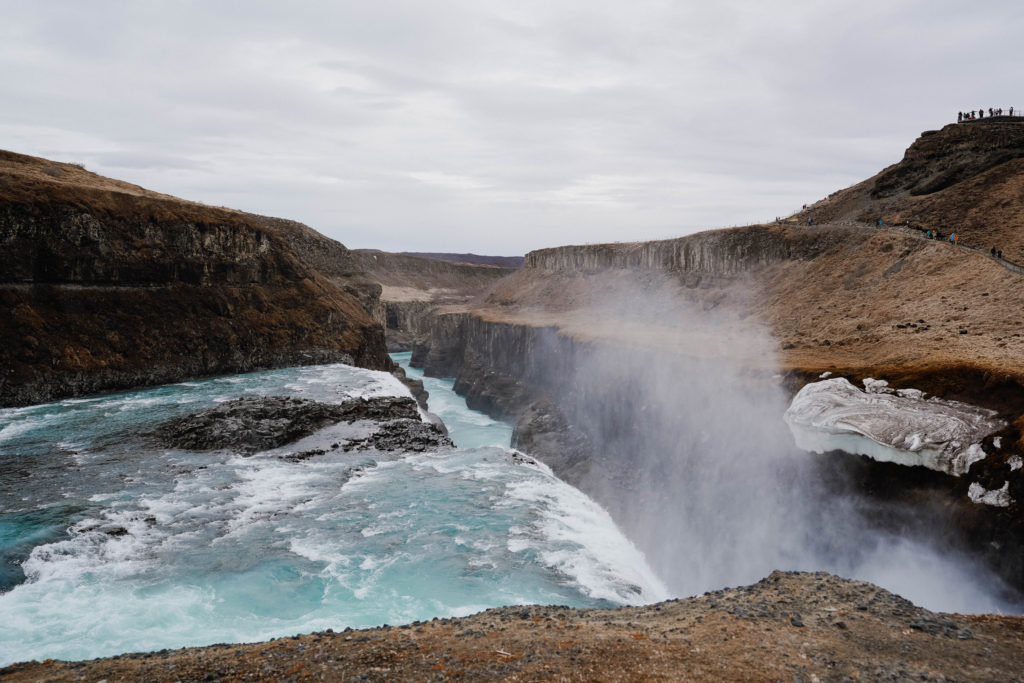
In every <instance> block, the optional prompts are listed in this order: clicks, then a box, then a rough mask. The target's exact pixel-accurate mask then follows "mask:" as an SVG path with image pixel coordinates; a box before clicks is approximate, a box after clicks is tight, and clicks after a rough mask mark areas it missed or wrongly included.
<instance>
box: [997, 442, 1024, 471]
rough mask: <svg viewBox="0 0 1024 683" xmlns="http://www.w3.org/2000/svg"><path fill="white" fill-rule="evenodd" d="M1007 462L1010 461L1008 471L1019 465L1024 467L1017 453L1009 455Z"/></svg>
mask: <svg viewBox="0 0 1024 683" xmlns="http://www.w3.org/2000/svg"><path fill="white" fill-rule="evenodd" d="M996 438H998V437H996ZM997 448H998V446H997ZM1007 462H1009V463H1010V471H1011V472H1016V471H1017V470H1019V469H1020V468H1021V467H1024V460H1022V459H1021V457H1020V456H1019V455H1011V456H1010V459H1009V460H1008V461H1007Z"/></svg>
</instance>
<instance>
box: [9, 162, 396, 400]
mask: <svg viewBox="0 0 1024 683" xmlns="http://www.w3.org/2000/svg"><path fill="white" fill-rule="evenodd" d="M0 256H2V258H0V319H2V320H3V321H4V324H3V325H2V326H0V368H2V374H0V406H11V405H22V404H28V403H38V402H43V401H47V400H52V399H56V398H61V397H67V396H75V395H80V394H86V393H93V392H98V391H106V390H113V389H125V388H130V387H135V386H143V385H153V384H159V383H165V382H173V381H180V380H183V379H186V378H189V377H196V376H203V375H213V374H222V373H234V372H244V371H248V370H254V369H259V368H268V367H281V366H288V365H300V364H310V363H322V362H333V361H346V362H350V363H354V364H356V365H360V366H364V367H369V368H377V369H387V368H390V367H391V363H390V360H389V359H388V357H387V355H386V351H385V346H384V335H383V329H382V327H381V326H380V325H379V324H378V323H377V322H376V320H375V319H374V318H373V316H372V315H371V313H370V311H372V310H374V307H375V306H379V299H378V297H379V292H380V289H379V286H377V285H376V284H374V283H373V282H372V281H370V280H368V279H366V278H365V277H364V276H363V275H362V274H361V272H360V271H359V269H358V268H357V267H356V266H355V264H354V261H353V257H352V256H351V253H350V252H349V251H348V250H347V249H345V247H344V246H342V245H340V244H338V243H337V242H334V241H333V240H330V239H328V238H326V237H324V236H322V235H320V234H319V233H316V232H315V231H313V230H312V229H310V228H308V227H306V226H303V225H301V224H298V223H294V222H291V221H283V220H280V219H271V218H265V217H262V216H255V215H251V214H246V213H242V212H239V211H233V210H230V209H223V208H215V207H210V206H205V205H202V204H196V203H193V202H188V201H184V200H181V199H177V198H175V197H171V196H168V195H162V194H159V193H155V192H151V191H148V190H145V189H143V188H140V187H138V186H135V185H131V184H128V183H124V182H120V181H116V180H111V179H109V178H104V177H102V176H99V175H96V174H94V173H90V172H88V171H86V170H84V169H83V168H81V167H79V166H76V165H72V164H62V163H57V162H53V161H48V160H45V159H40V158H35V157H29V156H24V155H20V154H14V153H11V152H0Z"/></svg>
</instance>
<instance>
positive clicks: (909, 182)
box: [871, 119, 1024, 199]
mask: <svg viewBox="0 0 1024 683" xmlns="http://www.w3.org/2000/svg"><path fill="white" fill-rule="evenodd" d="M1021 157H1024V125H1022V124H1021V123H1020V122H1016V121H1014V120H1013V119H1004V120H1003V121H996V120H994V119H981V120H978V121H971V122H968V123H963V124H949V125H948V126H945V127H944V128H942V130H932V131H927V132H926V133H924V134H922V135H921V137H919V138H918V139H917V140H916V141H915V142H914V144H912V145H911V146H910V147H909V148H908V149H907V151H906V153H905V154H904V155H903V159H902V160H901V161H900V162H899V163H898V164H895V165H893V166H891V167H889V168H888V169H886V170H885V171H883V172H882V173H880V174H879V175H878V176H876V177H875V179H874V184H873V187H872V188H871V196H872V197H873V198H875V199H882V198H886V197H892V196H894V195H897V194H900V193H904V192H905V193H908V194H910V195H913V196H920V195H926V194H932V193H934V192H939V191H940V190H944V189H946V188H947V187H951V186H953V185H955V184H957V183H959V182H962V181H964V180H968V179H970V178H973V177H975V176H978V175H981V174H982V173H985V172H986V171H988V170H989V169H992V168H995V167H996V166H999V165H1001V164H1004V163H1006V162H1007V161H1010V160H1012V159H1018V158H1021Z"/></svg>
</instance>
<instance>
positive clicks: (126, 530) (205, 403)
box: [0, 354, 668, 666]
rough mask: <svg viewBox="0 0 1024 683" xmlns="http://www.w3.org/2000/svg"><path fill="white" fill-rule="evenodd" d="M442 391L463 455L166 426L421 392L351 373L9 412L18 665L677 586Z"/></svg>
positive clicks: (2, 497)
mask: <svg viewBox="0 0 1024 683" xmlns="http://www.w3.org/2000/svg"><path fill="white" fill-rule="evenodd" d="M396 359H397V360H399V361H401V362H403V363H404V364H407V362H408V357H407V354H406V355H404V356H403V355H396ZM410 374H416V373H415V372H413V371H410ZM425 382H426V385H427V388H428V390H429V391H430V392H431V399H430V401H431V409H432V410H433V411H434V412H436V413H437V414H438V415H439V416H440V417H441V418H442V419H443V420H444V422H445V424H446V425H447V427H448V429H449V432H450V435H451V437H452V439H453V441H454V442H455V444H456V446H457V447H456V448H453V449H441V450H438V451H437V452H427V453H413V452H378V451H372V450H371V451H364V452H358V453H355V452H351V453H345V452H342V451H338V450H330V448H329V446H330V444H332V443H337V442H338V441H339V440H341V439H345V438H348V437H351V436H358V435H359V430H360V429H363V430H365V429H366V427H365V425H363V426H360V425H359V424H356V425H337V426H333V427H328V428H326V429H324V430H321V431H320V432H317V433H315V434H313V435H311V436H309V437H306V438H305V439H302V440H300V441H299V442H296V443H294V444H289V445H288V446H285V447H282V448H277V449H273V450H268V451H264V452H259V453H256V454H254V455H252V456H249V457H246V456H243V455H242V454H239V453H233V452H230V451H225V450H220V451H210V452H201V453H198V452H190V451H184V450H174V449H167V448H162V447H158V446H154V441H153V439H151V438H149V437H148V436H147V435H149V434H150V433H151V432H152V430H153V429H154V428H155V427H156V426H158V425H160V424H162V423H163V422H165V421H167V420H170V419H173V418H177V417H181V416H184V415H188V414H191V413H194V412H198V411H200V410H204V409H207V408H210V407H211V406H214V405H216V404H217V403H221V402H224V401H228V400H232V399H235V398H239V397H245V396H260V395H268V396H270V395H273V396H294V397H300V398H307V399H313V400H317V401H322V402H333V403H340V402H342V401H345V400H348V399H351V398H355V397H373V396H389V395H394V396H407V395H408V390H407V389H406V388H405V387H404V386H403V385H402V384H401V383H400V382H399V381H398V380H397V379H395V378H394V377H393V376H391V375H389V374H387V373H382V372H374V371H369V370H362V369H358V368H353V367H350V366H346V365H340V364H338V365H326V366H313V367H304V368H291V369H284V370H275V371H268V372H258V373H251V374H247V375H238V376H231V377H221V378H214V379H207V380H201V381H194V382H185V383H181V384H175V385H168V386H162V387H157V388H152V389H146V390H142V391H133V392H124V393H119V394H108V395H102V396H92V397H86V398H80V399H71V400H66V401H60V402H57V403H51V404H46V405H37V406H30V407H26V408H14V409H6V410H0V555H2V557H0V560H2V561H0V614H2V615H3V618H2V619H0V666H2V665H6V664H9V663H12V662H15V661H25V660H31V659H45V658H59V659H86V658H93V657H100V656H106V655H113V654H119V653H124V652H129V651H148V650H157V649H161V648H176V647H184V646H194V645H203V644H210V643H216V642H250V641H258V640H266V639H269V638H274V637H280V636H287V635H292V634H296V633H302V632H311V631H320V630H325V629H328V628H331V629H334V630H338V629H343V628H346V627H353V628H361V627H369V626H376V625H381V624H401V623H409V622H412V621H416V620H426V619H431V618H434V617H449V616H462V615H467V614H471V613H474V612H478V611H480V610H483V609H486V608H489V607H495V606H502V605H512V604H532V603H543V604H563V605H568V606H572V607H611V606H617V605H623V604H642V603H649V602H654V601H658V600H662V599H665V598H667V597H668V591H667V590H666V588H665V587H664V585H663V584H662V583H661V581H659V579H658V578H657V577H656V576H655V575H654V574H653V573H652V571H651V569H650V568H649V567H648V565H647V563H646V561H645V558H644V557H643V555H642V554H641V553H640V552H639V551H638V550H637V549H636V548H635V547H634V546H633V544H632V543H631V542H630V541H629V540H627V539H626V538H625V536H623V534H622V533H621V532H620V530H619V529H618V528H617V527H616V525H615V523H614V522H613V521H612V519H611V517H610V516H609V515H608V513H607V512H605V510H603V509H602V508H601V507H600V506H598V505H597V504H596V503H595V502H593V501H592V500H591V499H590V498H588V497H587V496H586V495H584V494H583V493H581V492H580V491H579V490H577V489H575V488H573V487H571V486H569V485H568V484H566V483H564V482H562V481H560V480H559V479H557V478H556V477H555V476H554V475H552V473H551V472H550V470H549V469H548V468H546V467H545V466H544V465H542V464H539V463H536V462H534V461H532V460H531V459H529V458H524V457H522V456H521V455H519V454H516V453H515V452H513V451H511V450H510V449H509V447H508V446H509V438H510V434H511V429H510V427H509V426H508V425H506V424H503V423H500V422H496V421H494V420H491V419H490V418H488V417H486V416H484V415H482V414H479V413H475V412H473V411H469V410H468V409H467V408H466V406H465V402H464V401H463V400H462V399H461V398H460V397H458V396H456V395H455V394H454V393H453V392H452V391H451V382H450V381H447V382H446V381H443V380H433V379H430V378H425ZM317 448H320V449H323V450H325V451H327V452H326V453H324V454H323V455H319V456H317V457H313V458H307V459H295V458H292V459H289V458H288V457H287V456H288V455H289V454H291V453H295V452H298V451H300V450H310V449H317ZM296 460H297V461H296Z"/></svg>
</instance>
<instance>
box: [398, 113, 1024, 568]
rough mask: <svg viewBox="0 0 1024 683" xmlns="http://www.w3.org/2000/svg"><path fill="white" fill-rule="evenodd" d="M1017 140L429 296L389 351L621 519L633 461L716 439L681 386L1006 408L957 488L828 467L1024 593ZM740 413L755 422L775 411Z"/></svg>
mask: <svg viewBox="0 0 1024 683" xmlns="http://www.w3.org/2000/svg"><path fill="white" fill-rule="evenodd" d="M1021 131H1024V125H1022V124H1020V123H1018V122H1008V121H998V120H991V121H986V122H985V124H983V125H980V126H974V125H970V124H967V125H950V126H947V127H945V128H943V129H942V130H939V131H930V132H927V133H925V134H923V135H922V136H921V137H920V138H919V139H918V140H917V141H916V142H914V144H913V145H911V147H910V148H909V149H908V150H907V152H906V154H905V156H904V159H903V160H902V161H900V162H898V163H897V164H894V165H893V166H892V167H889V168H887V169H885V170H883V171H882V172H880V173H879V174H878V175H876V176H875V177H873V178H871V179H868V180H866V181H864V182H863V183H859V184H857V185H855V186H853V187H851V188H848V189H846V190H841V191H838V192H836V193H834V194H833V195H832V196H830V197H828V198H826V199H824V200H822V201H820V202H818V203H816V204H812V205H810V206H808V207H807V208H806V209H804V210H802V211H800V212H798V213H797V214H794V215H793V216H791V217H787V218H786V219H779V220H777V221H774V222H771V223H767V224H763V225H752V226H747V227H743V228H733V229H729V230H712V231H708V232H704V233H699V234H696V235H691V236H687V237H682V238H677V239H670V240H662V241H656V242H643V243H614V244H597V245H582V246H566V247H557V248H550V249H541V250H538V251H534V252H531V253H529V254H527V256H526V258H525V262H524V264H523V267H522V268H520V269H519V270H517V271H515V272H514V273H512V274H510V275H508V276H507V277H504V278H502V279H499V280H497V281H496V282H494V283H493V286H491V287H490V289H489V290H487V291H486V292H481V290H480V288H479V287H472V288H469V290H471V291H473V292H475V293H476V296H475V297H473V298H472V299H470V298H469V297H468V291H469V290H467V296H466V297H465V298H464V299H463V300H461V301H458V302H455V303H449V302H446V301H444V300H443V299H441V298H432V297H431V296H430V293H429V288H426V287H425V288H421V290H420V294H419V295H418V297H417V296H414V295H412V294H410V293H409V292H408V291H406V292H405V293H404V294H403V297H400V298H399V297H396V298H393V299H390V300H389V299H388V297H387V296H386V295H385V296H384V301H385V306H386V307H388V308H389V309H390V310H392V311H394V312H393V313H392V314H391V315H392V319H393V321H398V325H397V327H398V329H397V330H394V331H392V330H391V329H389V330H388V333H389V335H394V334H396V333H397V334H400V335H401V336H402V339H403V344H404V343H408V340H409V339H411V340H412V348H413V359H412V364H413V365H414V366H417V367H422V368H424V370H425V372H426V373H427V374H428V375H433V376H439V377H440V376H447V377H454V378H455V383H456V384H455V386H456V390H457V391H459V392H460V393H462V394H464V395H465V396H466V398H467V401H468V403H469V405H470V406H471V407H474V408H477V409H479V410H482V411H484V412H487V413H488V414H490V415H493V416H496V417H500V418H502V419H505V420H509V421H512V422H514V423H515V424H516V429H515V432H514V436H513V446H514V447H517V448H520V449H522V450H524V451H525V452H529V453H531V454H532V455H534V456H536V457H538V458H540V459H541V460H543V461H544V462H546V463H547V464H548V465H549V466H551V467H552V468H553V469H554V471H555V472H556V473H557V474H558V475H559V476H561V477H563V478H565V479H566V480H567V481H570V482H571V483H574V484H575V485H578V486H581V487H582V488H583V489H584V490H586V491H588V493H591V494H592V495H595V497H597V499H598V500H600V501H601V502H602V504H604V505H606V506H607V507H609V509H611V510H613V511H616V508H617V506H618V507H620V508H621V501H622V498H623V495H622V491H629V490H632V488H633V487H638V486H640V485H641V484H642V482H640V481H637V480H635V477H634V475H633V474H631V473H630V471H629V470H630V467H631V465H630V463H629V461H628V455H625V454H628V453H634V454H635V453H637V452H641V451H644V450H645V447H646V448H647V449H648V450H649V449H650V447H651V446H652V445H653V444H654V442H652V441H651V440H650V439H649V437H647V436H645V435H646V434H648V433H650V432H651V431H652V430H658V429H660V430H663V431H664V430H665V429H666V428H668V429H677V428H678V425H677V423H680V422H682V423H685V424H688V425H690V426H692V427H694V428H695V429H696V428H699V420H696V419H694V420H692V421H691V419H690V418H688V417H680V413H681V410H680V409H683V410H682V414H683V415H688V414H689V413H692V412H696V413H700V408H699V407H695V406H693V405H691V404H689V403H687V402H686V399H685V397H684V396H683V392H681V390H680V388H679V387H673V386H668V385H671V384H672V382H673V380H668V379H665V376H668V377H674V378H675V380H674V381H675V382H677V383H679V384H680V385H681V384H683V383H685V382H691V381H694V380H693V378H694V377H698V378H700V377H706V379H698V380H697V384H698V385H699V388H703V389H705V390H706V391H708V392H709V395H714V393H715V391H716V388H717V387H716V385H715V381H714V379H713V378H714V377H715V376H716V375H718V377H719V379H720V380H721V384H722V385H724V384H726V383H728V382H738V383H739V385H741V386H743V387H744V391H746V392H749V393H750V395H756V396H759V397H761V398H762V399H763V400H760V405H766V404H769V403H771V402H774V403H775V404H780V397H779V395H778V394H780V393H781V394H782V398H781V408H778V411H779V415H780V416H781V413H782V411H783V410H784V409H785V402H786V401H788V400H789V398H791V397H792V396H793V395H794V394H796V392H797V391H798V390H799V389H800V388H802V387H804V386H805V385H806V384H808V383H809V382H812V381H816V380H818V378H819V377H820V376H836V377H845V378H847V379H848V380H850V381H852V382H854V383H861V382H863V381H865V380H867V381H869V382H870V381H871V380H872V379H883V380H886V381H887V382H888V383H889V385H891V386H892V387H893V388H894V389H896V390H908V389H909V390H916V391H919V392H922V394H923V395H928V396H936V397H940V398H943V399H949V400H954V401H963V402H965V403H969V404H972V405H975V406H978V407H980V408H982V409H987V410H990V411H992V413H993V414H994V415H996V416H998V420H999V421H1000V428H999V429H998V430H997V431H995V432H993V433H992V434H989V435H988V438H987V440H986V441H984V442H979V444H978V448H979V454H978V457H976V458H975V459H974V460H975V462H973V463H972V464H971V465H970V467H969V469H968V470H967V471H965V472H960V473H959V476H955V475H953V474H947V473H936V472H929V471H922V469H923V468H919V467H906V466H901V465H893V464H891V463H884V462H879V461H877V460H873V459H870V458H865V457H861V456H853V455H850V454H847V453H843V452H838V451H837V452H835V453H832V454H830V459H829V460H824V461H822V462H823V463H824V467H825V469H828V468H830V467H831V468H835V469H838V470H842V471H848V472H851V473H853V474H852V475H851V476H852V477H853V480H854V481H855V484H853V486H854V487H855V488H857V489H859V490H861V491H866V492H869V493H870V494H871V495H872V496H874V497H876V498H877V499H879V500H882V501H890V502H891V501H893V500H897V499H904V500H916V501H919V502H921V503H922V505H924V506H925V507H928V506H933V507H935V506H937V507H938V508H940V510H939V511H938V512H936V515H937V516H936V517H934V518H933V520H932V521H933V524H934V525H935V526H937V527H940V528H943V529H945V530H946V531H945V532H944V533H945V536H944V538H943V543H946V544H950V545H952V546H955V547H965V548H968V549H969V551H970V552H972V553H976V554H979V555H981V556H983V557H985V558H986V561H987V562H988V563H989V565H990V566H992V567H994V568H995V569H996V570H997V571H998V573H999V574H1000V575H1001V576H1002V577H1003V578H1004V579H1005V580H1007V581H1008V582H1009V583H1010V584H1011V585H1013V586H1016V587H1018V588H1021V587H1024V562H1022V560H1021V558H1022V557H1024V526H1022V523H1021V520H1022V514H1021V503H1020V502H1019V501H1021V500H1022V496H1024V477H1022V472H1021V469H1020V468H1019V467H1015V464H1017V463H1019V458H1020V455H1021V453H1022V452H1024V443H1022V441H1021V428H1022V427H1024V386H1022V382H1024V365H1022V364H1021V362H1020V359H1021V358H1022V357H1024V355H1022V354H1024V337H1022V328H1024V321H1022V319H1021V316H1020V313H1019V312H1020V311H1021V310H1024V287H1022V286H1021V284H1022V282H1021V277H1022V276H1021V273H1020V272H1018V266H1017V264H1016V262H1015V261H1014V259H1019V258H1020V255H1021V254H1022V253H1024V252H1021V247H1022V244H1021V242H1020V238H1019V234H1020V233H1021V228H1022V227H1024V203H1022V198H1024V173H1022V170H1024V168H1022V167H1020V158H1021V157H1022V156H1024V137H1022V135H1021ZM966 206H971V207H974V208H973V209H972V211H971V212H970V213H969V214H968V213H965V211H964V210H963V207H966ZM954 207H960V208H957V209H955V210H954ZM879 220H880V221H881V224H879ZM929 231H932V233H933V234H934V233H935V232H938V233H942V234H944V236H948V235H949V234H952V233H957V234H958V235H959V236H960V241H959V243H958V244H956V245H954V244H952V243H950V242H949V241H948V240H938V239H932V238H930V235H929ZM997 245H998V249H999V250H1001V251H1002V252H1003V256H1002V257H996V256H994V255H993V254H992V253H991V250H992V249H995V248H996V247H997ZM381 281H382V283H384V284H385V291H386V290H387V277H386V275H385V277H383V278H381ZM412 299H415V302H412V301H411V300H412ZM392 327H395V326H394V325H393V326H392ZM598 357H601V358H602V361H601V362H596V361H595V360H594V359H595V358H598ZM616 364H619V365H621V367H623V368H628V371H621V372H620V371H611V370H610V368H612V367H613V366H614V365H616ZM709 368H710V370H709ZM595 372H596V373H599V374H600V373H603V375H602V376H600V377H599V378H596V379H595V378H594V377H593V376H592V375H594V373H595ZM709 373H710V377H707V376H708V375H709ZM588 375H590V376H589V377H588ZM652 382H655V383H657V385H658V390H657V391H656V392H653V393H652V391H651V386H652V384H651V383H652ZM602 392H603V393H604V394H607V393H608V392H614V395H615V397H616V398H617V402H616V404H615V408H614V409H611V408H606V409H599V410H595V409H594V406H595V405H597V404H599V403H600V402H601V398H602ZM734 398H735V399H736V400H735V401H734V403H735V404H737V405H740V406H743V407H744V409H745V410H746V411H747V414H748V415H749V414H750V412H751V411H755V410H758V408H755V407H753V406H752V404H751V403H750V402H745V400H744V399H743V398H742V397H734ZM666 402H668V403H669V404H670V405H669V407H668V408H666V407H665V405H664V404H665V403H666ZM738 419H742V418H738ZM645 440H646V441H645ZM994 443H999V444H1000V447H998V448H997V447H994ZM657 445H658V446H664V445H665V444H662V443H658V444H657ZM634 464H635V463H634ZM658 466H659V467H663V466H664V464H663V463H662V464H659V465H658ZM823 476H826V478H827V475H823ZM972 491H973V495H972V493H971V492H972ZM979 491H981V492H985V491H989V492H997V491H1004V492H1005V493H1006V494H1008V498H1006V497H1003V498H999V500H1000V501H1001V503H1007V504H1005V505H1003V504H1000V505H984V504H979V502H978V501H979V500H981V496H983V495H985V494H984V493H979ZM627 497H628V494H627ZM990 500H991V499H990ZM627 517H628V513H627V512H626V511H625V510H624V509H619V510H617V519H619V520H624V519H625V518H627ZM628 527H629V524H628V523H627V528H628ZM631 531H632V529H631ZM652 543H656V542H654V541H652Z"/></svg>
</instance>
